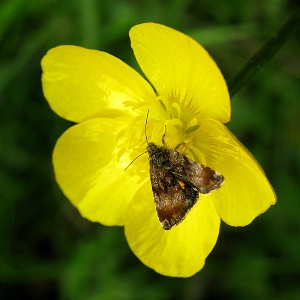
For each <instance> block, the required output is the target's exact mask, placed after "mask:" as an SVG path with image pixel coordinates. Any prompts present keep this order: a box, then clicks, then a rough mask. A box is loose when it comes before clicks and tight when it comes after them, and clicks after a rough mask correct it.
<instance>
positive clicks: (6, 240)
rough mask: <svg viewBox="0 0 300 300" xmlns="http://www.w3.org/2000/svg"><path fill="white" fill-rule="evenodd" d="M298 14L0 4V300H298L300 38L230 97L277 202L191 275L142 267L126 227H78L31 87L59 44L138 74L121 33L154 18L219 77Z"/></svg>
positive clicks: (86, 2)
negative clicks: (199, 48)
mask: <svg viewBox="0 0 300 300" xmlns="http://www.w3.org/2000/svg"><path fill="white" fill-rule="evenodd" d="M295 8H296V2H295V1H287V0H268V1H256V0H254V1H253V0H246V1H239V0H230V1H222V0H204V1H196V0H174V1H171V0H169V1H162V0H161V1H158V0H155V1H145V0H144V1H138V0H135V1H133V0H132V1H125V0H123V1H122V0H110V1H104V0H102V1H100V0H99V1H97V0H65V1H58V0H45V1H34V0H6V1H5V0H3V1H2V2H1V3H0V24H1V26H0V41H1V43H0V45H1V47H0V241H1V243H0V298H1V299H24V298H25V299H71V300H74V299H75V300H76V299H78V300H79V299H85V300H94V299H101V300H102V299H104V300H110V299H117V300H118V299H128V300H131V299H149V300H150V299H163V300H165V299H192V300H193V299H225V298H227V299H278V300H279V299H282V300H285V299H289V300H290V299H292V300H293V299H295V300H296V299H300V290H299V282H298V281H299V273H300V256H299V253H300V239H299V236H300V222H299V216H300V196H299V195H300V185H299V178H300V171H299V170H300V151H299V149H300V133H299V132H300V118H299V116H300V101H299V95H300V85H299V75H300V68H299V66H300V58H299V53H300V43H299V39H298V36H299V29H298V30H297V31H295V32H294V33H292V34H291V37H290V39H289V40H288V41H287V42H286V43H285V44H284V45H283V46H282V48H281V49H280V51H279V52H278V53H277V54H276V55H275V56H274V57H273V58H272V59H271V60H270V61H269V62H268V63H267V64H266V65H265V66H264V67H263V68H262V69H261V70H260V71H259V72H258V73H256V74H255V75H254V76H253V77H252V78H251V79H250V81H248V82H247V83H246V84H245V85H244V86H243V87H242V88H241V89H240V90H239V91H238V92H237V93H236V94H235V95H234V97H233V99H232V121H231V122H230V123H229V124H228V127H229V128H230V129H231V131H233V132H234V134H235V135H236V136H237V137H238V138H239V139H240V140H241V141H242V142H243V143H244V144H245V145H246V146H247V147H248V148H249V149H250V150H251V152H252V153H253V154H254V156H255V157H256V158H257V159H258V161H259V162H260V163H261V165H262V166H263V168H264V170H265V172H266V174H267V176H268V178H269V179H270V181H271V183H272V185H273V187H274V189H275V191H276V193H277V196H278V203H277V204H276V206H274V207H272V208H271V209H270V210H269V211H268V212H267V213H265V214H263V215H262V216H260V217H259V218H257V219H256V220H255V221H254V222H253V223H252V224H251V225H249V226H247V227H245V228H232V227H229V226H227V225H226V224H224V223H222V226H221V233H220V237H219V240H218V243H217V245H216V247H215V248H214V250H213V252H212V253H211V255H210V256H209V257H208V259H207V263H206V266H205V267H204V269H203V270H202V271H201V272H199V273H198V274H196V275H195V276H193V277H191V278H188V279H180V278H168V277H163V276H160V275H158V274H156V273H155V272H154V271H152V270H150V269H148V268H147V267H145V266H144V265H143V264H142V263H141V262H139V260H138V259H137V258H136V257H135V256H134V255H133V253H132V252H131V251H130V249H129V247H128V245H127V242H126V240H125V237H124V233H123V228H118V227H104V226H102V225H99V224H94V223H91V222H88V221H87V220H85V219H83V218H81V216H80V215H79V213H78V212H77V210H76V209H75V208H73V207H72V205H71V204H70V203H69V201H68V200H67V199H66V198H65V197H64V196H63V195H62V193H61V191H60V190H59V188H58V186H57V184H56V182H55V180H54V175H53V170H52V163H51V154H52V149H53V147H54V145H55V141H56V140H57V138H58V137H59V136H60V135H61V134H62V132H64V130H65V129H66V128H68V126H70V123H68V122H67V121H65V120H63V119H60V118H59V117H58V116H56V115H55V113H53V112H52V111H51V110H50V108H49V106H48V104H47V102H46V100H45V99H44V97H43V94H42V89H41V81H40V77H41V68H40V60H41V58H42V57H43V55H44V54H45V53H46V51H47V50H48V49H50V48H52V47H54V46H56V45H61V44H74V45H81V46H84V47H88V48H95V49H99V50H103V51H107V52H109V53H111V54H113V55H116V56H117V57H119V58H121V59H122V60H124V61H125V62H127V63H129V64H130V65H132V66H133V67H137V64H136V62H135V60H134V56H133V53H132V51H131V49H130V43H129V38H128V31H129V28H130V27H131V26H132V25H134V24H137V23H141V22H147V21H154V22H158V23H162V24H165V25H168V26H171V27H174V28H176V29H179V30H181V31H183V32H186V33H187V34H189V35H191V36H193V37H194V38H195V39H197V40H198V41H199V42H201V43H202V44H203V46H204V47H206V48H207V50H208V51H209V52H210V53H211V55H212V56H213V57H214V59H215V60H216V62H217V63H218V65H219V66H220V68H221V70H222V72H223V74H224V76H225V78H226V80H227V81H229V80H230V79H231V78H233V77H234V76H235V75H236V74H237V73H238V71H239V70H240V69H241V68H242V66H243V65H244V64H245V63H246V62H247V61H248V60H249V59H250V58H251V57H252V56H253V55H254V54H255V53H256V52H257V51H258V50H259V49H261V47H263V45H264V44H265V43H266V42H267V40H268V39H269V38H270V37H271V36H273V35H274V34H275V33H276V32H277V30H278V29H279V28H280V26H281V25H283V24H284V22H285V21H286V20H287V19H288V18H289V16H290V15H291V14H292V13H293V12H294V10H295Z"/></svg>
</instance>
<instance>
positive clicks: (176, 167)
mask: <svg viewBox="0 0 300 300" xmlns="http://www.w3.org/2000/svg"><path fill="white" fill-rule="evenodd" d="M170 159H171V160H172V162H173V161H174V162H177V163H172V170H171V171H172V173H173V174H174V176H175V177H176V178H177V179H180V180H182V181H183V182H185V183H190V184H191V185H192V186H194V187H195V188H196V189H197V190H198V191H199V192H200V193H201V194H207V193H209V192H211V191H213V190H215V189H217V188H219V187H220V186H221V184H222V183H223V181H224V177H223V176H222V175H221V174H220V173H218V172H216V171H214V170H213V169H211V168H209V167H207V166H204V165H203V164H200V163H197V162H195V161H193V160H191V159H189V158H187V157H186V156H185V155H183V154H181V153H179V152H177V151H176V150H173V149H170Z"/></svg>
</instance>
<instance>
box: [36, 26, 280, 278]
mask: <svg viewBox="0 0 300 300" xmlns="http://www.w3.org/2000/svg"><path fill="white" fill-rule="evenodd" d="M130 39H131V45H132V48H133V51H134V54H135V57H136V59H137V61H138V63H139V65H140V67H141V69H142V71H143V72H144V74H145V75H146V77H147V78H148V80H149V82H150V83H151V85H150V83H149V82H148V81H146V80H145V79H144V78H143V77H142V76H140V75H139V74H138V73H137V72H136V71H134V70H133V69H132V68H130V67H129V66H128V65H126V64H125V63H123V62H122V61H120V60H119V59H118V58H116V57H114V56H112V55H110V54H107V53H105V52H100V51H95V50H88V49H84V48H81V47H76V46H59V47H57V48H54V49H51V50H50V51H49V52H48V53H47V54H46V55H45V57H44V58H43V60H42V68H43V76H42V83H43V91H44V95H45V97H46V99H47V100H48V102H49V104H50V106H51V108H52V109H53V110H54V111H55V112H56V113H57V114H58V115H60V116H61V117H63V118H65V119H67V120H70V121H73V122H76V123H78V124H76V125H74V126H72V127H71V128H69V129H68V130H67V131H66V132H64V133H63V135H62V136H61V137H60V138H59V140H58V141H57V144H56V146H55V149H54V153H53V164H54V170H55V176H56V180H57V182H58V184H59V185H60V187H61V189H62V190H63V192H64V194H65V195H66V196H67V197H68V198H69V199H70V201H71V202H72V203H73V204H74V205H75V206H76V207H77V208H78V209H79V211H80V213H81V214H82V216H84V217H85V218H88V219H89V220H91V221H94V222H99V223H102V224H104V225H124V226H125V234H126V238H127V240H128V243H129V245H130V247H131V249H132V251H133V252H134V253H135V254H136V255H137V257H138V258H139V259H140V260H141V261H142V262H143V263H144V264H145V265H147V266H149V267H150V268H153V269H154V270H155V271H157V272H158V273H161V274H164V275H168V276H177V277H188V276H191V275H193V274H195V273H196V272H198V271H199V270H200V269H201V268H202V267H203V265H204V263H205V259H206V257H207V256H208V254H209V253H210V252H211V250H212V249H213V247H214V245H215V243H216V240H217V237H218V234H219V227H220V218H221V219H222V220H223V221H225V222H226V223H227V224H229V225H232V226H245V225H247V224H249V223H251V222H252V220H253V219H254V218H255V217H257V216H258V215H260V214H261V213H263V212H265V211H266V210H267V209H268V208H269V207H270V205H273V204H275V202H276V196H275V194H274V192H273V189H272V187H271V185H270V184H269V182H268V180H267V178H266V177H265V174H264V172H263V170H262V169H261V167H260V166H259V164H258V163H257V162H256V161H255V159H254V158H253V157H252V155H251V154H250V153H249V152H248V151H247V149H246V148H245V147H244V146H243V145H242V144H241V143H240V142H239V141H238V140H237V139H236V138H235V137H234V135H233V134H232V133H231V132H230V131H229V130H228V129H227V128H226V127H225V126H224V125H223V124H222V123H226V122H228V121H229V120H230V100H229V95H228V91H227V86H226V83H225V80H224V78H223V76H222V74H221V72H220V71H219V69H218V67H217V66H216V64H215V62H214V61H213V60H212V58H211V57H210V56H209V55H208V53H207V52H206V51H205V50H204V48H202V46H200V45H199V44H198V43H197V42H195V41H194V40H192V39H191V38H189V37H188V36H186V35H184V34H182V33H180V32H178V31H176V30H174V29H171V28H168V27H165V26H163V25H159V24H154V23H145V24H140V25H137V26H134V27H133V28H132V29H131V30H130ZM148 110H149V119H148V125H147V137H148V140H149V142H154V143H156V144H158V145H161V142H162V135H163V134H164V126H165V125H166V137H165V141H166V144H167V145H168V147H169V148H175V147H176V145H177V144H179V143H180V142H184V143H185V145H186V148H187V149H186V152H185V154H186V155H187V156H188V157H189V158H191V159H193V160H195V161H197V162H200V163H202V164H204V165H207V166H209V167H210V168H212V169H213V170H216V171H217V172H219V173H221V174H222V175H223V176H224V178H225V181H224V184H223V185H222V187H221V188H219V189H218V190H215V191H213V192H212V193H210V194H208V195H200V199H199V200H198V202H197V203H196V205H195V206H194V207H193V208H192V209H191V211H190V212H189V214H188V215H187V217H186V218H185V220H184V221H183V222H182V223H180V224H179V225H178V226H175V227H174V228H172V229H171V230H168V231H166V230H163V228H162V226H161V224H160V222H159V220H158V217H157V214H156V210H155V205H154V199H153V194H152V190H151V184H150V180H149V164H148V157H147V156H148V155H142V156H141V157H139V158H138V159H137V160H135V161H134V162H133V164H132V165H131V166H130V168H128V169H127V170H126V171H124V169H125V168H126V167H127V166H128V165H129V164H130V162H131V161H132V160H133V159H134V158H135V157H136V156H137V155H139V154H140V153H142V152H145V149H146V147H147V144H146V139H145V133H144V129H145V121H146V114H147V111H148Z"/></svg>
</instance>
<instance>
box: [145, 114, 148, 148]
mask: <svg viewBox="0 0 300 300" xmlns="http://www.w3.org/2000/svg"><path fill="white" fill-rule="evenodd" d="M148 115H149V109H148V111H147V116H146V123H145V137H146V142H147V144H148V145H149V142H148V138H147V124H148Z"/></svg>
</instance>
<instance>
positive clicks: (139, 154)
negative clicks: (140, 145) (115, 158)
mask: <svg viewBox="0 0 300 300" xmlns="http://www.w3.org/2000/svg"><path fill="white" fill-rule="evenodd" d="M145 153H147V151H145V152H143V153H141V154H139V155H138V156H137V157H136V158H135V159H134V160H132V161H131V163H130V164H129V165H128V166H127V167H126V169H124V171H126V170H127V169H128V168H129V167H130V166H131V165H132V163H133V162H134V161H136V160H137V159H138V158H139V157H140V156H142V155H143V154H145Z"/></svg>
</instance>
